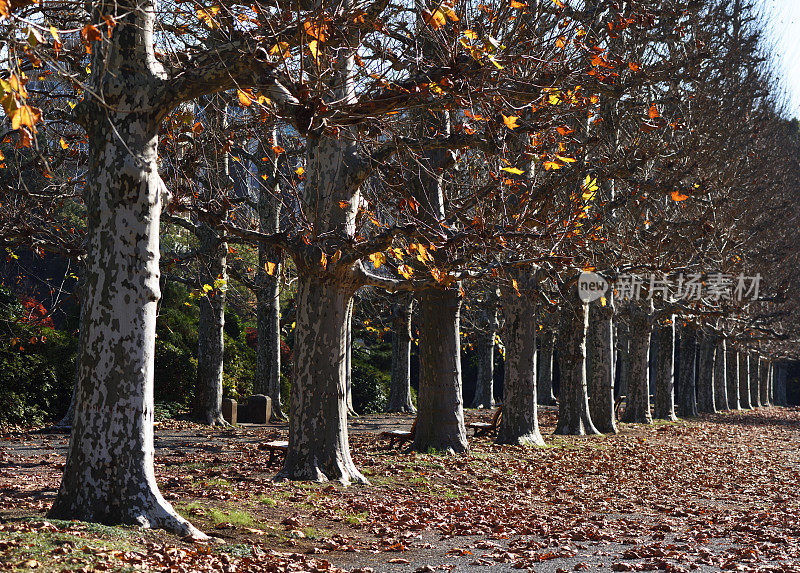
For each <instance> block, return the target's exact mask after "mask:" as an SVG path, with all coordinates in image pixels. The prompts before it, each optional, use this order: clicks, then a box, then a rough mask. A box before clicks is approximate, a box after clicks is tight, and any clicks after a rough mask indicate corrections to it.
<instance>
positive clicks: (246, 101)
mask: <svg viewBox="0 0 800 573" xmlns="http://www.w3.org/2000/svg"><path fill="white" fill-rule="evenodd" d="M236 95H237V96H239V103H240V104H241V105H243V106H244V107H250V106H251V105H252V103H253V98H251V97H250V95H249V94H248V93H247V92H245V91H242V90H236Z"/></svg>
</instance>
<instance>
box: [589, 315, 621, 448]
mask: <svg viewBox="0 0 800 573" xmlns="http://www.w3.org/2000/svg"><path fill="white" fill-rule="evenodd" d="M613 317H614V304H613V302H611V300H610V299H609V300H608V301H606V304H605V305H603V303H602V302H601V301H600V300H596V301H594V302H592V303H590V304H589V331H590V332H591V333H592V336H591V337H590V339H591V344H590V345H589V347H588V348H587V354H589V355H590V356H591V368H590V369H589V371H588V378H589V382H588V384H589V413H590V416H591V419H592V422H593V423H594V426H595V428H597V430H598V431H600V432H603V433H604V434H615V433H617V420H616V416H615V415H614V334H613V323H612V321H613Z"/></svg>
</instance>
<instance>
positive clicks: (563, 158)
mask: <svg viewBox="0 0 800 573" xmlns="http://www.w3.org/2000/svg"><path fill="white" fill-rule="evenodd" d="M556 158H557V159H559V160H561V161H563V162H564V163H575V162H576V161H577V159H573V158H572V157H562V156H561V155H556Z"/></svg>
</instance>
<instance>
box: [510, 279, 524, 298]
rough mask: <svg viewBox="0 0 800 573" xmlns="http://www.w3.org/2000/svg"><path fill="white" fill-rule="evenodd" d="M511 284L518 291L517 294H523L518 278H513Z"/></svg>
mask: <svg viewBox="0 0 800 573" xmlns="http://www.w3.org/2000/svg"><path fill="white" fill-rule="evenodd" d="M511 286H513V287H514V290H515V291H517V296H522V295H521V294H520V292H519V285H518V284H517V279H511Z"/></svg>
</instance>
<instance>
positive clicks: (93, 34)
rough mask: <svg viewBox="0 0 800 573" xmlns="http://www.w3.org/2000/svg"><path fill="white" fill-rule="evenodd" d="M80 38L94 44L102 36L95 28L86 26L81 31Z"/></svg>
mask: <svg viewBox="0 0 800 573" xmlns="http://www.w3.org/2000/svg"><path fill="white" fill-rule="evenodd" d="M81 38H83V39H84V41H86V42H96V41H97V40H102V39H103V34H101V33H100V30H98V29H97V28H96V27H95V26H93V25H91V24H86V25H85V26H84V27H83V29H82V30H81Z"/></svg>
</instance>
